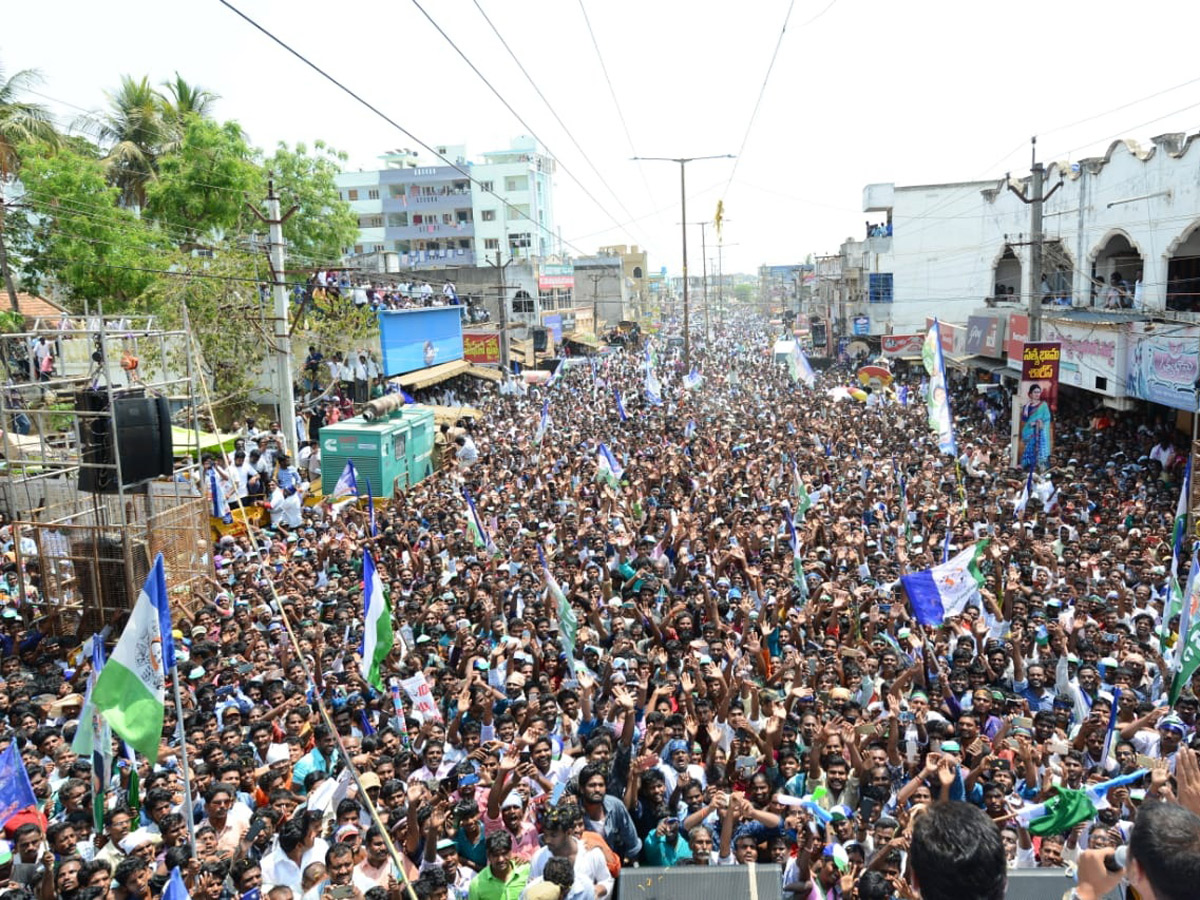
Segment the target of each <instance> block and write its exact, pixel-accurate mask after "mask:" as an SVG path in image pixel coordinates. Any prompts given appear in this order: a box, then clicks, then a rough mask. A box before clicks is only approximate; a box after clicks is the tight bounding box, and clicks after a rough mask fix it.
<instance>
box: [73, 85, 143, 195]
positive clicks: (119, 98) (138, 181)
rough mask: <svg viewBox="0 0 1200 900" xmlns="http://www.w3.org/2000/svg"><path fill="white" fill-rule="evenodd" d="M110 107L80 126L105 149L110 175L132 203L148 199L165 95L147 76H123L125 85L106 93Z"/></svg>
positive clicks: (90, 116) (82, 122)
mask: <svg viewBox="0 0 1200 900" xmlns="http://www.w3.org/2000/svg"><path fill="white" fill-rule="evenodd" d="M106 96H107V97H108V110H107V111H106V112H103V113H100V114H94V115H89V116H84V117H83V118H81V119H80V120H79V122H78V123H77V126H78V127H79V128H81V129H82V130H84V131H87V132H89V133H91V134H93V135H94V136H95V137H96V139H97V140H98V141H99V142H100V145H101V147H103V148H105V151H106V152H105V157H104V162H105V164H106V165H107V166H108V170H109V178H110V179H111V180H112V182H113V183H114V184H115V185H117V187H119V188H120V189H121V200H122V202H124V203H125V204H126V205H128V206H137V207H139V208H140V207H141V206H143V205H145V202H146V184H147V183H148V182H149V181H151V180H152V179H153V178H154V174H155V164H156V161H157V159H158V155H159V153H160V152H161V151H162V145H163V139H164V136H165V128H164V125H163V119H162V108H161V104H160V101H161V99H162V98H161V96H160V95H159V93H158V91H156V90H155V89H154V88H153V87H151V85H150V79H149V78H146V77H145V76H143V77H142V78H140V79H134V78H133V77H131V76H129V75H123V76H121V86H120V87H119V88H117V90H115V91H110V92H107V93H106Z"/></svg>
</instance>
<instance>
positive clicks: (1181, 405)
mask: <svg viewBox="0 0 1200 900" xmlns="http://www.w3.org/2000/svg"><path fill="white" fill-rule="evenodd" d="M1147 326H1149V328H1148V327H1147ZM1153 327H1154V325H1153V324H1152V323H1148V322H1133V323H1131V327H1130V334H1129V370H1128V372H1127V373H1126V382H1125V390H1126V392H1127V393H1128V394H1129V395H1130V396H1132V397H1137V398H1138V399H1140V400H1149V401H1150V402H1151V403H1160V404H1162V405H1163V406H1169V407H1171V408H1172V409H1184V410H1188V411H1191V409H1192V406H1193V404H1194V403H1195V398H1196V395H1195V383H1196V377H1197V376H1198V375H1200V359H1198V358H1197V343H1198V342H1200V328H1187V327H1183V328H1178V327H1172V328H1170V330H1169V331H1168V333H1166V334H1154V333H1153V332H1152V331H1151V330H1150V329H1151V328H1153ZM1158 327H1161V326H1158Z"/></svg>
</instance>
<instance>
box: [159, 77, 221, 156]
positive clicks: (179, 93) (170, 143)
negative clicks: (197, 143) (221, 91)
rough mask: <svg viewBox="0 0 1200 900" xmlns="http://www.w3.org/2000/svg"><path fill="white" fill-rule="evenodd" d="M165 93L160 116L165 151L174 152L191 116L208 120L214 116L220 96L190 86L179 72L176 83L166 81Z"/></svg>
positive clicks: (197, 86)
mask: <svg viewBox="0 0 1200 900" xmlns="http://www.w3.org/2000/svg"><path fill="white" fill-rule="evenodd" d="M163 87H164V88H166V90H165V91H160V92H159V115H160V116H161V117H162V122H163V128H164V131H165V132H166V134H165V144H164V148H163V149H164V150H173V149H175V147H177V146H178V144H179V142H180V141H182V140H183V130H184V128H185V127H186V125H187V120H188V118H189V117H191V116H199V117H200V118H202V119H207V118H208V117H209V116H210V115H211V114H212V108H213V104H215V103H216V102H217V101H218V100H219V99H221V98H220V96H219V95H218V94H214V93H213V92H212V91H209V90H205V89H204V88H202V87H200V86H199V85H195V84H188V82H187V81H186V80H185V79H184V78H183V76H182V75H180V74H179V73H178V72H176V73H175V80H174V81H164V82H163Z"/></svg>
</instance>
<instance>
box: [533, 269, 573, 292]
mask: <svg viewBox="0 0 1200 900" xmlns="http://www.w3.org/2000/svg"><path fill="white" fill-rule="evenodd" d="M573 287H575V267H574V266H563V265H554V264H551V263H546V264H545V265H543V266H542V268H541V271H539V272H538V290H539V291H550V290H554V288H573Z"/></svg>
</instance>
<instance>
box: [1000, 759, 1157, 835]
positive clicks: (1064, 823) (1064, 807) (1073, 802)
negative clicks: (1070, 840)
mask: <svg viewBox="0 0 1200 900" xmlns="http://www.w3.org/2000/svg"><path fill="white" fill-rule="evenodd" d="M1149 772H1150V770H1149V769H1138V770H1137V771H1134V772H1130V773H1129V774H1128V775H1118V776H1117V777H1116V778H1110V779H1109V780H1108V781H1101V782H1099V783H1098V784H1089V785H1087V786H1086V787H1085V788H1084V789H1083V790H1080V791H1073V790H1070V789H1069V788H1061V787H1060V788H1055V790H1056V791H1058V793H1059V795H1060V796H1061V795H1063V794H1066V795H1067V799H1066V801H1065V803H1055V799H1057V798H1055V799H1051V800H1047V801H1046V802H1045V803H1035V804H1033V805H1032V806H1026V807H1024V808H1023V809H1019V810H1017V812H1016V815H1015V816H1014V818H1015V819H1016V820H1017V821H1018V822H1019V823H1021V824H1022V825H1025V826H1027V827H1028V828H1029V831H1030V833H1031V834H1037V835H1045V834H1065V833H1066V832H1068V831H1070V830H1071V829H1072V828H1074V827H1075V826H1076V825H1078V824H1079V823H1080V822H1085V821H1087V820H1088V819H1089V818H1091V816H1094V815H1095V814H1096V810H1095V803H1096V801H1098V800H1099V799H1100V798H1101V797H1103V796H1105V795H1106V794H1107V793H1108V792H1109V791H1111V790H1112V789H1113V788H1115V787H1123V786H1124V785H1128V784H1134V783H1136V782H1139V781H1141V780H1142V779H1143V778H1145V777H1146V775H1147V774H1148V773H1149ZM1081 794H1082V795H1083V796H1082V798H1081V797H1080V796H1079V795H1081ZM1085 800H1086V801H1087V802H1088V803H1090V804H1092V811H1091V813H1090V814H1088V815H1084V814H1083V813H1084V812H1085V811H1086V809H1087V806H1086V805H1085V804H1084V801H1085ZM1068 823H1069V824H1068ZM1035 826H1036V827H1037V831H1036V832H1035V831H1034V827H1035Z"/></svg>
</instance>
